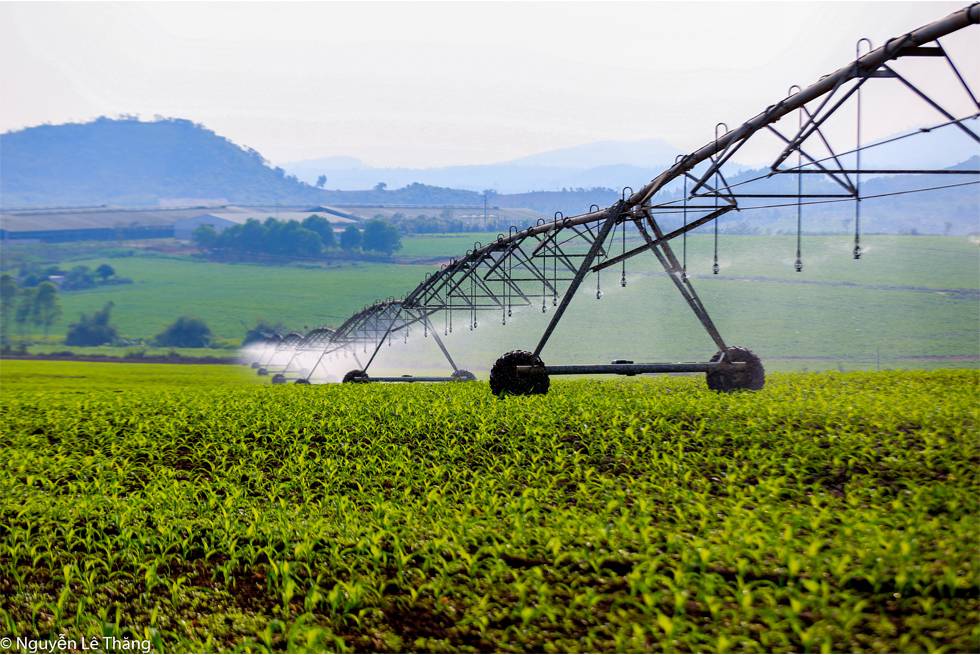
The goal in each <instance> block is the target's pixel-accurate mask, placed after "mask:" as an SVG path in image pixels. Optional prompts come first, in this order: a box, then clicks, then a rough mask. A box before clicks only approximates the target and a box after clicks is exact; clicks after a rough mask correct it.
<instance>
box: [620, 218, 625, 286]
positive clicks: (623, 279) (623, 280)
mask: <svg viewBox="0 0 980 655" xmlns="http://www.w3.org/2000/svg"><path fill="white" fill-rule="evenodd" d="M623 254H624V255H625V254H626V221H623ZM619 284H620V285H621V286H624V287H625V286H626V259H625V258H624V259H623V277H622V278H620V280H619Z"/></svg>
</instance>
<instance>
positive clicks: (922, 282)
mask: <svg viewBox="0 0 980 655" xmlns="http://www.w3.org/2000/svg"><path fill="white" fill-rule="evenodd" d="M494 237H495V235H484V234H473V235H462V236H437V237H413V238H407V239H405V240H404V244H405V246H404V249H403V250H402V251H401V252H400V253H399V258H400V259H399V261H431V260H432V259H433V258H438V257H445V258H446V259H448V257H449V256H451V255H459V254H462V253H464V252H465V251H466V250H467V249H470V248H472V247H473V242H474V241H481V240H482V241H488V240H489V239H491V238H494ZM862 243H863V245H864V246H865V248H867V252H866V253H865V255H864V256H863V257H862V259H861V260H859V261H855V260H854V259H853V258H852V257H851V255H850V248H851V247H852V246H851V243H850V242H849V241H848V239H847V238H846V237H844V236H821V237H805V238H804V242H803V260H804V269H803V272H802V273H796V272H794V271H793V266H792V265H793V261H794V259H795V248H796V243H795V237H791V236H771V237H770V236H722V237H721V238H720V263H721V275H718V276H714V275H711V273H710V267H711V256H712V252H711V247H712V237H711V236H710V235H693V236H691V237H690V238H689V239H688V269H689V273H690V274H691V276H692V278H693V284H694V286H695V288H696V289H697V290H698V292H699V293H700V294H701V296H702V299H703V300H704V303H705V305H706V306H707V308H708V311H709V313H710V314H711V316H712V318H713V319H714V321H715V322H716V324H717V325H718V326H719V329H720V330H721V333H722V335H723V336H724V337H725V339H726V341H728V342H729V343H731V344H735V345H742V346H745V347H748V348H751V349H752V350H753V351H755V352H757V353H758V354H759V355H760V356H761V357H762V358H763V360H764V362H765V364H766V366H767V369H768V370H772V371H778V370H782V371H792V370H804V369H806V370H827V369H832V370H841V369H843V370H855V369H860V370H875V369H881V370H884V369H889V368H932V367H945V368H949V367H963V368H974V369H975V368H977V364H978V361H980V345H978V344H980V328H978V326H980V248H978V247H977V243H975V240H970V239H968V238H964V237H925V236H914V237H913V236H882V235H868V236H866V237H865V239H864V240H863V242H862ZM674 246H675V248H676V250H677V252H678V254H680V252H681V243H680V242H679V241H675V242H674ZM612 254H615V252H614V253H612ZM103 261H111V263H112V265H113V266H114V267H115V268H116V270H117V271H118V273H119V275H123V276H126V277H130V278H132V279H133V280H134V284H127V285H115V286H108V287H99V288H97V289H91V290H87V291H78V292H66V293H64V294H63V298H62V302H63V306H64V310H65V314H64V317H63V318H62V320H61V322H60V323H59V324H57V325H55V327H54V330H53V335H54V336H53V337H52V339H51V340H52V341H56V340H59V339H60V338H62V336H63V334H64V330H65V328H66V326H67V324H68V322H70V321H72V320H75V318H76V317H77V315H78V312H81V311H91V310H94V309H97V308H99V307H101V306H102V305H103V304H104V303H105V302H106V301H108V300H112V301H114V302H115V308H114V310H113V317H114V321H115V322H116V323H117V324H118V325H119V327H120V331H121V333H122V334H123V335H124V336H127V337H131V338H142V339H149V338H151V337H153V336H154V335H155V334H157V333H159V332H160V331H162V330H163V328H164V327H165V326H166V325H167V324H169V323H170V322H172V321H173V320H174V319H175V318H176V317H177V316H179V315H182V314H192V315H197V316H200V317H201V318H203V319H204V320H205V321H206V322H207V323H208V325H210V326H211V328H212V329H213V330H214V332H215V333H216V334H217V335H220V336H222V337H225V338H227V339H229V340H232V341H235V340H238V339H241V337H242V336H243V335H244V330H245V328H244V327H243V324H245V325H248V326H251V325H252V324H253V322H254V317H256V316H263V317H265V318H267V319H270V320H272V321H284V322H285V324H286V326H287V327H288V328H290V329H298V330H301V331H303V330H304V326H305V327H309V328H312V327H314V326H317V325H331V326H334V327H336V326H337V325H339V324H340V323H341V322H343V321H344V320H345V319H346V318H347V317H349V316H350V315H351V314H353V313H354V312H356V311H358V310H360V309H361V308H362V307H363V306H364V305H365V304H368V303H370V302H371V301H373V300H374V299H377V298H387V297H389V296H395V297H400V296H402V295H404V294H405V293H406V292H408V291H409V290H411V289H413V288H414V287H415V286H416V285H417V284H418V283H419V282H420V281H421V280H422V279H423V278H424V276H425V274H426V273H427V272H429V271H433V270H435V266H429V265H397V264H377V263H349V262H348V263H339V264H334V265H330V266H327V267H320V266H319V265H313V264H298V265H293V266H270V265H259V264H246V263H241V264H218V263H207V262H201V261H192V260H190V259H188V258H165V257H129V258H117V259H111V260H105V259H98V258H95V259H84V260H74V261H72V262H70V264H71V265H76V264H85V265H88V266H90V267H94V266H97V265H98V264H99V263H102V262H103ZM600 281H601V288H602V291H603V297H602V299H601V300H598V301H597V300H596V299H595V292H596V288H595V287H596V282H597V281H596V279H595V276H589V277H588V278H587V279H586V282H585V284H584V285H583V288H582V289H581V290H580V298H577V299H576V301H575V302H574V303H572V305H571V307H570V309H569V312H568V314H567V315H566V319H565V320H564V321H563V322H562V324H561V325H560V326H559V329H558V331H557V332H556V333H555V336H554V337H553V340H552V342H551V343H550V344H549V346H548V347H547V348H546V349H545V350H544V352H543V357H544V359H545V361H546V362H547V363H554V364H559V363H582V362H583V361H590V362H603V361H608V360H610V359H613V358H626V359H632V360H634V361H665V360H666V361H669V360H675V361H676V360H681V359H687V360H690V359H693V360H703V359H706V358H708V357H710V356H711V355H712V354H714V352H715V350H716V348H715V346H714V344H713V343H712V341H711V340H710V339H709V338H708V337H707V336H706V334H705V333H704V331H703V329H702V328H701V327H700V325H699V324H698V323H697V321H696V320H695V318H694V316H693V314H692V312H691V311H690V309H689V308H688V307H687V305H686V304H685V303H684V302H683V300H682V299H681V298H680V296H679V294H678V293H677V292H676V290H675V289H674V288H673V286H672V284H671V283H670V282H669V280H667V279H666V278H665V277H664V276H663V274H662V273H660V272H658V270H657V265H656V261H655V260H654V258H653V257H652V256H640V257H636V258H634V259H633V260H631V261H630V263H629V265H628V267H627V281H628V285H627V287H626V288H625V289H623V288H621V287H620V285H619V271H607V272H605V273H604V274H603V275H602V276H601V280H600ZM546 309H548V310H549V311H550V309H551V308H550V304H549V306H548V307H546ZM478 318H479V327H478V332H474V333H473V334H470V330H469V329H467V328H468V325H467V321H466V317H465V316H459V315H457V316H456V317H455V320H456V325H455V328H456V329H455V330H454V332H453V334H452V335H447V339H446V342H447V346H448V347H449V349H450V351H451V352H452V353H453V356H454V358H457V359H459V360H460V361H459V363H460V365H462V366H465V367H467V368H469V369H471V370H474V371H478V372H479V371H484V372H485V371H487V370H489V368H490V366H491V365H492V364H493V362H494V361H495V360H496V358H497V357H499V356H500V355H501V354H502V353H503V352H506V351H507V350H511V349H513V348H526V349H533V346H534V344H535V343H536V342H537V339H538V338H539V337H540V335H541V332H542V331H543V329H544V326H545V325H546V321H547V320H548V319H549V318H550V313H548V312H545V313H542V312H541V311H540V307H538V308H529V309H526V310H523V311H521V312H519V313H518V315H517V316H515V317H514V320H512V321H508V326H507V327H506V328H503V326H501V318H502V317H501V316H499V315H494V314H492V313H484V314H480V315H479V317H478ZM436 320H437V322H438V321H439V320H441V318H440V317H437V318H436ZM440 327H441V328H442V331H445V330H446V328H447V327H448V326H440ZM460 328H462V329H460ZM417 336H419V335H418V334H415V335H414V336H413V339H414V337H417ZM429 341H430V343H429V344H428V345H427V346H419V345H418V342H414V344H413V343H410V346H411V349H412V351H413V352H414V353H415V359H416V360H421V361H423V363H424V364H425V365H427V366H444V365H442V364H438V362H440V361H443V360H442V356H441V355H440V354H439V353H438V350H437V349H436V348H435V345H434V344H432V343H431V339H430V340H429ZM423 343H424V342H423ZM432 353H435V355H432ZM409 359H411V358H409ZM378 365H379V367H380V368H385V367H386V366H388V367H389V368H391V369H392V370H394V369H395V368H398V366H399V364H397V362H394V361H392V362H388V363H386V362H385V361H384V358H382V360H379V362H378ZM399 372H401V373H404V372H409V371H405V370H399Z"/></svg>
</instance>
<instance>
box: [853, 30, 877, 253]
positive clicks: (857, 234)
mask: <svg viewBox="0 0 980 655" xmlns="http://www.w3.org/2000/svg"><path fill="white" fill-rule="evenodd" d="M862 41H867V42H868V51H869V52H870V51H871V50H872V48H873V47H874V46H872V45H871V40H870V39H858V42H857V45H855V46H854V53H855V57H854V68H855V72H856V73H860V71H859V70H857V68H858V61H859V60H860V59H861V42H862ZM861 86H863V85H862V84H861V83H860V82H858V88H857V148H856V151H857V168H856V169H855V170H856V173H855V185H854V191H855V194H854V259H861Z"/></svg>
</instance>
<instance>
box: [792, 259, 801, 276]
mask: <svg viewBox="0 0 980 655" xmlns="http://www.w3.org/2000/svg"><path fill="white" fill-rule="evenodd" d="M793 268H795V269H796V272H797V273H799V272H800V271H802V270H803V262H801V261H800V260H799V259H797V260H796V263H795V264H793Z"/></svg>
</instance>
